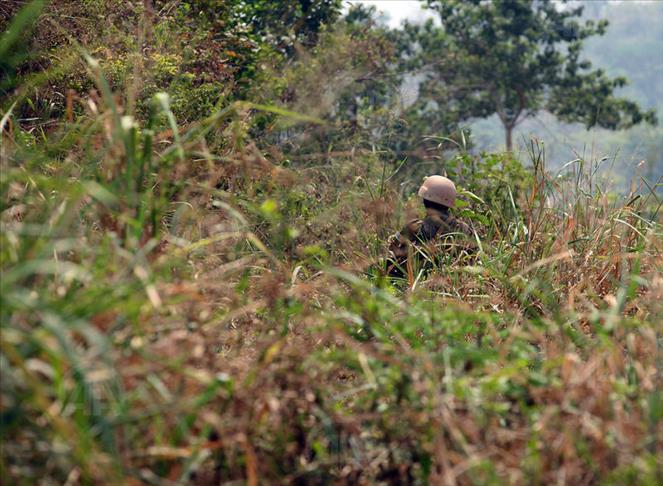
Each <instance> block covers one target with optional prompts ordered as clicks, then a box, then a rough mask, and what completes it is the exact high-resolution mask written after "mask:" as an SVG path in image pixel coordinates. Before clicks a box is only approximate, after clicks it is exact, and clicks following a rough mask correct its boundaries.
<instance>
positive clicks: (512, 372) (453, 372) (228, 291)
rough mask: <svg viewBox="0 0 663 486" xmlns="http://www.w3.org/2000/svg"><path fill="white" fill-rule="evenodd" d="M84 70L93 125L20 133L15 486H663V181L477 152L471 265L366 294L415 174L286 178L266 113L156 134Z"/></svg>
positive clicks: (9, 398) (9, 239) (6, 234)
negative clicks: (259, 131)
mask: <svg viewBox="0 0 663 486" xmlns="http://www.w3.org/2000/svg"><path fill="white" fill-rule="evenodd" d="M87 62H88V65H89V66H90V69H91V71H92V73H93V74H92V75H93V79H94V81H95V82H96V83H97V85H98V90H99V92H100V93H102V95H101V97H100V99H99V100H98V104H97V106H96V110H92V109H90V110H89V111H87V112H86V113H85V114H83V115H81V116H80V117H79V118H78V119H77V120H75V121H74V122H72V123H64V122H62V123H59V124H58V126H57V128H56V129H53V130H51V131H49V132H47V133H43V134H39V133H37V132H28V131H26V130H24V129H22V127H21V124H20V123H19V122H18V121H17V120H16V119H15V118H14V117H13V115H12V113H11V112H9V111H7V112H5V113H4V114H3V122H2V125H3V126H2V147H1V149H0V152H1V157H2V160H1V166H0V168H1V169H2V170H1V175H0V193H1V197H0V201H1V207H0V209H1V214H2V218H1V224H2V236H1V240H0V241H1V242H2V248H1V252H0V265H1V270H2V282H1V301H0V304H1V310H0V319H1V322H0V325H1V331H2V332H1V340H0V342H1V351H2V352H1V354H0V364H1V373H2V374H1V381H2V391H1V395H0V396H1V401H0V416H1V420H0V427H1V429H0V430H1V435H2V451H1V455H0V475H1V477H2V482H3V484H4V483H6V484H35V483H39V484H65V483H67V484H79V483H81V484H159V485H172V484H189V483H193V484H219V483H220V482H224V483H225V482H227V483H230V484H243V483H247V484H249V485H254V484H278V483H283V484H291V483H299V484H326V483H332V482H341V483H343V482H345V483H348V484H355V483H360V482H364V483H369V484H373V483H383V484H403V483H405V484H443V483H444V484H458V483H460V484H468V483H471V484H503V483H504V482H509V483H520V484H539V483H551V482H562V483H606V484H652V485H653V484H659V483H660V481H661V475H662V473H663V463H662V462H661V459H660V458H661V455H662V452H663V451H662V450H661V443H663V422H662V418H663V397H662V396H661V385H662V384H663V383H662V376H663V375H662V373H663V371H662V366H663V360H662V358H661V356H663V354H662V350H661V346H662V345H663V337H662V335H661V333H662V332H663V328H662V323H663V313H662V308H661V302H663V278H662V277H661V264H662V259H661V251H662V249H663V248H662V239H661V237H662V236H663V227H662V226H661V215H660V214H661V213H660V206H661V201H660V196H658V195H657V194H658V193H657V188H656V187H647V186H646V185H644V184H643V185H641V187H639V190H638V191H637V192H634V193H632V194H627V195H622V196H620V195H616V194H612V193H610V192H609V191H607V190H605V189H604V186H603V185H602V183H601V181H600V180H599V179H598V178H597V177H596V174H595V171H594V170H593V169H594V167H595V163H594V164H593V163H591V162H590V161H576V162H574V163H571V164H569V165H568V167H566V168H565V169H563V170H562V171H561V173H559V174H551V173H549V172H548V171H547V169H546V167H545V153H544V152H543V150H542V149H541V148H540V147H539V146H537V145H536V144H533V145H532V146H531V151H530V152H531V153H530V158H531V161H532V164H531V168H530V169H524V168H523V167H522V166H521V165H520V163H519V162H517V161H514V160H512V159H511V158H510V157H509V156H508V155H507V154H487V155H484V156H481V157H474V156H471V155H469V154H466V153H462V154H460V155H458V156H457V157H456V158H453V159H450V160H448V161H447V163H448V167H449V168H450V169H449V170H452V171H453V173H454V174H455V177H456V179H457V180H458V181H459V186H461V188H462V189H463V191H464V198H463V199H464V200H465V201H466V204H464V205H463V206H462V207H461V208H460V211H461V215H462V216H463V217H464V218H465V219H467V220H468V221H471V222H473V224H474V225H475V227H476V228H477V238H478V240H479V243H480V248H479V250H478V251H477V253H476V254H475V255H474V256H472V257H471V258H467V257H465V258H462V259H457V260H454V259H453V258H451V257H449V258H446V259H441V260H438V263H437V266H436V268H434V269H433V271H432V272H430V274H428V276H427V277H425V278H424V277H419V278H413V277H414V276H419V275H420V272H419V270H420V269H417V268H415V269H414V272H413V276H412V277H410V278H409V279H405V281H400V282H393V281H389V280H387V279H385V278H383V277H380V276H379V275H373V276H370V277H369V276H367V275H366V274H365V273H364V272H363V270H365V269H366V268H367V267H368V266H369V265H370V264H371V263H374V262H375V261H376V260H377V259H379V258H380V257H381V256H383V255H384V252H385V236H386V235H388V234H389V233H390V232H391V231H394V230H396V229H397V228H398V226H399V224H400V223H402V221H403V220H404V218H405V217H406V214H407V213H411V212H413V211H414V210H418V209H419V208H418V206H419V202H418V201H417V200H416V198H411V199H408V200H402V199H401V196H400V194H399V191H398V187H399V184H401V187H403V186H405V187H411V186H415V185H416V183H417V181H416V180H408V179H407V176H406V175H400V174H399V175H397V176H394V175H393V174H391V171H390V170H387V169H386V165H384V164H383V163H382V161H381V160H380V159H379V158H378V157H376V155H375V152H373V151H364V150H361V149H358V150H357V151H356V153H353V154H352V158H343V157H342V156H339V157H338V158H332V159H331V160H329V161H328V163H326V164H323V165H321V166H319V167H308V168H304V167H285V166H283V165H280V164H279V163H278V162H273V161H270V160H268V159H267V158H266V157H265V156H264V155H263V153H261V151H260V150H258V149H257V148H255V147H254V146H253V145H251V144H250V143H231V142H232V140H230V139H231V138H232V137H237V139H241V140H244V141H247V140H250V134H249V133H248V130H247V128H246V125H247V124H246V123H245V120H246V118H243V117H245V116H247V115H246V113H247V111H246V110H247V107H248V105H246V104H244V105H242V104H234V105H230V106H229V107H227V108H225V109H223V110H220V111H217V112H215V113H214V114H212V115H211V116H209V117H208V118H206V119H204V120H202V121H199V122H196V123H194V124H191V125H189V126H187V127H186V128H181V127H179V126H178V124H177V121H176V120H175V117H174V116H173V114H172V111H171V109H170V105H169V98H168V97H167V96H166V95H165V94H159V95H157V96H156V97H155V98H154V99H153V100H152V101H151V102H149V103H148V104H149V106H151V115H150V116H148V117H146V118H145V120H142V121H139V120H136V119H134V118H131V117H128V116H126V115H125V114H123V113H122V107H121V105H120V104H118V103H117V102H116V98H114V97H113V95H112V93H111V90H110V88H109V86H108V85H107V84H106V83H105V81H104V77H103V76H102V74H101V72H100V71H98V70H97V69H96V64H95V62H94V61H93V60H91V59H88V60H87ZM146 103H147V102H146ZM251 108H253V109H254V110H262V111H263V112H265V111H267V112H270V113H272V114H274V115H277V116H285V117H290V118H294V120H295V121H299V122H307V123H308V122H311V121H315V122H317V121H318V120H310V119H306V118H305V117H302V116H299V117H297V116H295V114H293V113H289V112H285V111H283V110H281V109H279V108H275V107H269V106H256V105H251ZM212 133H213V134H215V135H218V134H219V133H222V134H225V135H224V136H227V137H228V138H229V141H228V143H227V144H226V145H224V150H223V151H218V152H216V151H214V150H210V147H209V135H210V134H212ZM399 177H400V179H399ZM394 208H395V209H394Z"/></svg>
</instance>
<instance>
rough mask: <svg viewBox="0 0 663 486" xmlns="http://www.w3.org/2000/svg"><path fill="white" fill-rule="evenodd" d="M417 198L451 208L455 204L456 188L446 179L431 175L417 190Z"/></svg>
mask: <svg viewBox="0 0 663 486" xmlns="http://www.w3.org/2000/svg"><path fill="white" fill-rule="evenodd" d="M419 196H420V197H422V198H424V199H427V200H428V201H432V202H434V203H438V204H442V205H443V206H447V207H448V208H452V207H453V205H454V203H455V202H456V186H455V185H454V183H453V182H451V181H450V180H449V179H447V178H446V177H442V176H440V175H432V176H430V177H426V180H425V181H424V183H423V184H422V185H421V187H420V188H419Z"/></svg>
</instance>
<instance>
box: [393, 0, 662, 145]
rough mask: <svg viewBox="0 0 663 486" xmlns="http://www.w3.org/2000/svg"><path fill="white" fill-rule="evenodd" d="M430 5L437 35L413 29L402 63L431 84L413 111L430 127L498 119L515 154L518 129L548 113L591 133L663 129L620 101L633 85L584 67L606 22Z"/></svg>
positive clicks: (491, 7)
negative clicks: (589, 42)
mask: <svg viewBox="0 0 663 486" xmlns="http://www.w3.org/2000/svg"><path fill="white" fill-rule="evenodd" d="M426 4H427V7H428V8H429V9H431V10H433V11H435V12H437V14H438V15H439V24H440V25H438V24H436V23H435V22H433V21H432V20H429V21H428V22H427V23H425V24H424V25H423V26H413V25H406V27H405V30H404V44H403V56H404V59H405V61H406V65H407V66H409V68H416V69H418V70H419V71H420V73H421V75H422V76H423V78H424V79H423V81H422V82H421V83H420V85H419V100H418V101H417V103H416V105H415V107H414V108H415V109H416V110H417V113H418V116H420V117H422V118H424V119H426V118H428V119H429V122H428V124H429V125H430V126H435V125H436V124H440V121H442V124H443V125H447V126H448V125H450V124H453V123H454V122H455V123H458V122H459V121H462V120H467V119H469V118H475V117H480V118H485V117H488V116H491V115H493V114H497V116H498V117H499V119H500V121H501V123H502V125H503V127H504V132H505V138H506V147H507V150H509V151H511V150H512V148H513V139H512V134H513V129H514V128H515V127H516V126H517V125H518V124H519V123H520V122H521V121H522V120H524V119H525V118H527V117H530V116H533V115H535V114H536V113H537V112H539V111H541V110H547V111H549V112H551V113H553V114H554V115H555V116H557V117H558V118H560V119H561V120H563V121H567V122H582V123H583V124H584V125H585V126H586V127H587V128H591V127H593V126H600V127H605V128H609V129H613V130H614V129H621V128H628V127H631V126H633V125H636V124H638V123H641V122H643V121H646V122H648V123H651V124H655V123H656V121H657V120H656V116H655V113H654V112H653V111H648V112H645V111H643V110H641V108H640V107H639V106H638V105H637V103H635V102H633V101H630V100H628V99H625V98H621V97H618V96H617V95H616V94H615V91H616V89H617V88H620V87H622V86H624V85H625V84H626V83H627V80H626V78H624V77H616V78H610V77H608V76H607V75H606V73H605V72H604V71H603V70H601V69H592V65H591V63H590V62H589V61H587V60H582V59H581V58H580V54H581V51H582V46H583V41H584V40H585V39H586V38H588V37H591V36H595V35H603V34H604V33H605V30H606V27H607V21H604V20H602V21H599V22H593V21H591V20H588V21H585V22H584V23H581V22H580V21H579V17H580V16H581V15H582V7H574V8H571V7H569V6H568V5H567V4H566V3H562V4H560V3H557V2H552V1H551V0H508V1H507V0H503V1H494V2H488V1H483V0H427V1H426ZM433 120H438V123H435V122H434V121H433Z"/></svg>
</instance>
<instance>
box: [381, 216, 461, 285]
mask: <svg viewBox="0 0 663 486" xmlns="http://www.w3.org/2000/svg"><path fill="white" fill-rule="evenodd" d="M473 241H474V233H473V231H472V229H471V228H470V227H469V226H468V225H467V224H466V223H464V222H462V221H459V220H458V219H456V218H455V217H453V216H452V215H451V214H449V213H448V212H443V211H438V210H436V209H432V208H428V209H427V210H426V217H425V218H424V219H414V220H412V221H410V222H409V223H407V224H406V225H405V227H404V228H403V229H402V230H401V231H399V232H398V233H396V234H395V235H393V236H391V237H390V238H389V253H390V257H389V259H388V266H387V273H388V274H389V275H390V276H392V277H401V278H402V277H404V276H405V275H406V272H408V271H409V270H408V269H407V267H408V264H409V263H413V261H420V260H422V259H423V260H425V261H427V263H429V264H430V263H432V261H433V260H434V259H435V258H439V257H440V256H441V255H442V254H444V253H450V252H451V253H454V254H460V253H461V252H463V251H464V252H466V253H471V252H472V251H473V246H474V245H473V244H472V242H473ZM427 266H428V265H427Z"/></svg>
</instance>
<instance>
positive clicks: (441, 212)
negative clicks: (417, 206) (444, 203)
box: [426, 208, 449, 217]
mask: <svg viewBox="0 0 663 486" xmlns="http://www.w3.org/2000/svg"><path fill="white" fill-rule="evenodd" d="M448 215H449V209H448V208H440V209H438V208H426V216H438V217H439V216H448Z"/></svg>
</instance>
